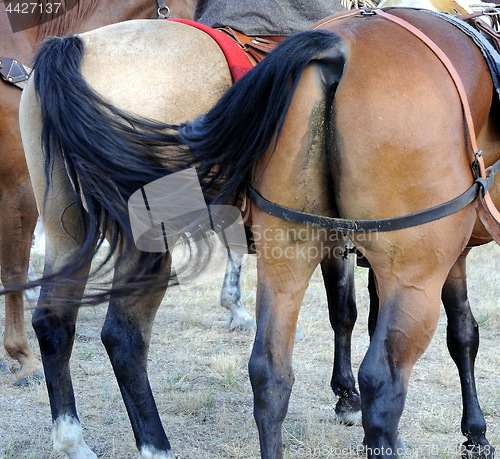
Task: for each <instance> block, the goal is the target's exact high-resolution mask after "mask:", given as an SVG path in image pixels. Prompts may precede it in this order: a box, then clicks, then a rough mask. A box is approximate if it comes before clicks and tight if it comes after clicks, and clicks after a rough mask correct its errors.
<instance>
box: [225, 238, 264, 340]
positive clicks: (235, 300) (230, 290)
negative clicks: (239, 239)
mask: <svg viewBox="0 0 500 459" xmlns="http://www.w3.org/2000/svg"><path fill="white" fill-rule="evenodd" d="M227 252H228V260H227V266H226V274H225V275H224V281H223V283H222V288H221V293H220V304H221V305H222V306H223V307H225V308H226V309H228V310H229V312H230V316H229V317H228V319H227V326H228V327H229V328H241V329H243V330H251V329H254V328H255V326H256V325H255V322H254V320H253V319H252V317H251V316H250V314H248V312H247V311H246V309H245V306H243V303H242V302H241V284H240V281H241V263H242V260H243V254H241V253H238V252H234V251H233V250H231V249H229V248H228V249H227Z"/></svg>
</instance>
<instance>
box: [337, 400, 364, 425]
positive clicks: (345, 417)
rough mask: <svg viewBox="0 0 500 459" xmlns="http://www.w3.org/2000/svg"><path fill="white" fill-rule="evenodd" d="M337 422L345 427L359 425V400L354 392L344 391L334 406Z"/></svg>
mask: <svg viewBox="0 0 500 459" xmlns="http://www.w3.org/2000/svg"><path fill="white" fill-rule="evenodd" d="M335 414H336V415H337V422H339V423H340V424H344V425H346V426H359V425H361V399H360V398H359V394H358V393H356V392H350V391H345V392H343V393H341V394H340V395H339V400H338V402H337V404H336V405H335Z"/></svg>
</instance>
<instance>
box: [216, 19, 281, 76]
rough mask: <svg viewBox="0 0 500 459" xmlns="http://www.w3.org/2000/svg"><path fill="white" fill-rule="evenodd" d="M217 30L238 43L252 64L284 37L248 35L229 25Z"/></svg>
mask: <svg viewBox="0 0 500 459" xmlns="http://www.w3.org/2000/svg"><path fill="white" fill-rule="evenodd" d="M217 30H220V31H221V32H224V33H225V34H226V35H229V36H230V37H231V38H232V39H233V40H234V41H235V42H236V43H238V45H240V47H241V49H242V50H243V51H244V52H245V53H246V55H247V57H248V58H249V59H250V60H251V62H252V64H253V65H254V66H255V65H257V64H258V63H259V62H261V61H262V60H263V59H264V58H265V57H266V56H267V55H268V54H269V53H270V52H271V51H272V50H273V49H275V48H276V47H277V46H278V44H279V43H281V42H282V41H283V40H284V39H285V37H282V36H266V37H250V36H248V35H245V34H243V33H241V32H238V31H237V30H234V29H232V28H231V27H223V28H220V29H217Z"/></svg>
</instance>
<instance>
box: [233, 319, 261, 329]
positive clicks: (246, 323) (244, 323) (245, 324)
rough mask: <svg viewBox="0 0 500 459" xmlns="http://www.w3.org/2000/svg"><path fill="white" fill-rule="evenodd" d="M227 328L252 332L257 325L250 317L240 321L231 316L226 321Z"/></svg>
mask: <svg viewBox="0 0 500 459" xmlns="http://www.w3.org/2000/svg"><path fill="white" fill-rule="evenodd" d="M227 328H229V329H234V328H237V329H239V330H254V329H255V328H257V325H256V324H255V322H254V321H253V320H252V318H251V317H248V318H243V319H242V318H240V317H236V318H235V317H232V316H231V317H229V318H228V319H227Z"/></svg>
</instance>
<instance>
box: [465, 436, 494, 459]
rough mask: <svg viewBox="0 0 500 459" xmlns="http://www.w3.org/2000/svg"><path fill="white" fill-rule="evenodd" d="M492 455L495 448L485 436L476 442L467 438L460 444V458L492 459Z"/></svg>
mask: <svg viewBox="0 0 500 459" xmlns="http://www.w3.org/2000/svg"><path fill="white" fill-rule="evenodd" d="M494 457H495V448H494V447H493V446H491V445H490V442H489V441H488V440H486V438H483V439H481V440H480V441H479V442H478V443H471V442H470V441H469V440H467V441H466V442H464V443H463V444H462V448H461V458H462V459H494Z"/></svg>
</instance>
